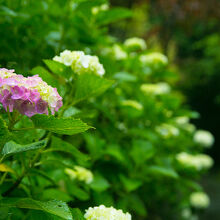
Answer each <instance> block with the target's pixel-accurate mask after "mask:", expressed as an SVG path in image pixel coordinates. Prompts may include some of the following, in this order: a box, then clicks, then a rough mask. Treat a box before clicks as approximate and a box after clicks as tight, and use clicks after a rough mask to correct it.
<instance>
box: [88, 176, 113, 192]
mask: <svg viewBox="0 0 220 220" xmlns="http://www.w3.org/2000/svg"><path fill="white" fill-rule="evenodd" d="M90 187H91V188H92V189H93V190H95V191H97V192H102V191H105V190H106V189H108V188H109V187H110V184H109V182H108V181H107V180H106V179H105V178H104V177H102V176H100V175H98V176H95V178H94V180H93V181H92V182H91V183H90Z"/></svg>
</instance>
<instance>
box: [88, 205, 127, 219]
mask: <svg viewBox="0 0 220 220" xmlns="http://www.w3.org/2000/svg"><path fill="white" fill-rule="evenodd" d="M84 217H85V219H87V220H131V215H130V214H129V213H123V211H122V210H116V209H114V208H113V207H109V208H107V207H105V206H104V205H100V206H98V207H94V208H91V207H90V208H89V209H88V210H86V213H85V215H84Z"/></svg>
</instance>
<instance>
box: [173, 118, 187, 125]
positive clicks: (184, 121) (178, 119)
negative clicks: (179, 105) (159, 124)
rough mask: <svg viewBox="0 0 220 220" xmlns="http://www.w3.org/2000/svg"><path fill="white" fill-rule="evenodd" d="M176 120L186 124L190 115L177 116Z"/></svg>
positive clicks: (180, 123)
mask: <svg viewBox="0 0 220 220" xmlns="http://www.w3.org/2000/svg"><path fill="white" fill-rule="evenodd" d="M175 121H176V123H177V124H179V125H185V124H187V123H189V117H187V116H179V117H176V118H175Z"/></svg>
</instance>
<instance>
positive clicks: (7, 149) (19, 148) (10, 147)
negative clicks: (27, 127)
mask: <svg viewBox="0 0 220 220" xmlns="http://www.w3.org/2000/svg"><path fill="white" fill-rule="evenodd" d="M46 143H47V140H42V141H38V142H34V143H31V144H26V145H21V144H17V143H15V142H14V141H9V142H7V143H6V144H5V146H4V148H3V149H2V154H3V155H9V154H16V153H21V152H24V151H29V150H36V149H39V148H42V147H44V146H45V145H46Z"/></svg>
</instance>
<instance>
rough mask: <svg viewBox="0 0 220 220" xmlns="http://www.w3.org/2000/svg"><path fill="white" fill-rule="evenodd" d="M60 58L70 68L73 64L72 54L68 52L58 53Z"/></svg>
mask: <svg viewBox="0 0 220 220" xmlns="http://www.w3.org/2000/svg"><path fill="white" fill-rule="evenodd" d="M60 58H61V60H62V62H63V64H65V65H66V66H71V65H72V62H73V56H72V52H71V51H70V50H64V51H63V52H61V53H60Z"/></svg>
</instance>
